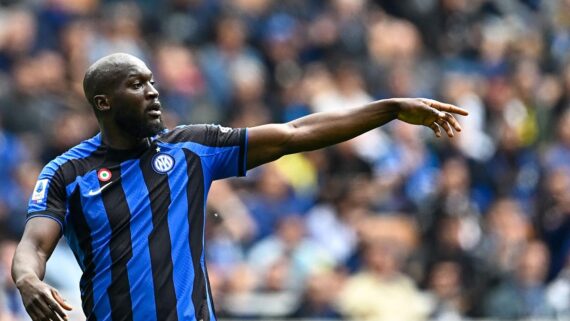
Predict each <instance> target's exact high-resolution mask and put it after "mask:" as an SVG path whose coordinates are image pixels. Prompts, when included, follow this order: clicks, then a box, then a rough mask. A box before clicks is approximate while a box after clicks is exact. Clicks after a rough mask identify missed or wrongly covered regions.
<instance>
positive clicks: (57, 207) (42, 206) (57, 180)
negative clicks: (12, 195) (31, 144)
mask: <svg viewBox="0 0 570 321" xmlns="http://www.w3.org/2000/svg"><path fill="white" fill-rule="evenodd" d="M59 168H60V167H59V166H56V165H55V164H54V163H49V164H48V165H46V166H45V167H44V168H43V170H42V172H41V173H40V175H39V177H38V181H37V182H36V185H35V187H34V191H33V192H32V196H31V197H30V200H29V202H28V214H27V218H26V220H29V219H31V218H34V217H48V218H51V219H53V220H55V221H57V222H58V223H59V225H60V226H61V228H62V230H63V226H64V219H65V213H66V197H67V196H66V195H67V194H66V192H65V183H64V178H63V173H62V171H61V170H59Z"/></svg>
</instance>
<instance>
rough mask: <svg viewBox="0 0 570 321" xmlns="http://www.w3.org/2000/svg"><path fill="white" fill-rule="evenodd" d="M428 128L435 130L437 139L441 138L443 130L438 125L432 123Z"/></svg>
mask: <svg viewBox="0 0 570 321" xmlns="http://www.w3.org/2000/svg"><path fill="white" fill-rule="evenodd" d="M428 127H429V128H431V129H432V130H433V132H434V133H435V136H436V137H437V138H439V137H441V128H439V126H438V125H437V124H436V123H431V124H430V125H428Z"/></svg>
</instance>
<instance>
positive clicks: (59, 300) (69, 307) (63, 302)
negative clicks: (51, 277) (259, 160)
mask: <svg viewBox="0 0 570 321" xmlns="http://www.w3.org/2000/svg"><path fill="white" fill-rule="evenodd" d="M51 294H52V296H53V298H54V299H55V300H56V301H57V303H59V305H61V306H62V307H63V308H64V309H66V310H67V311H71V310H72V309H73V306H72V305H71V304H69V303H67V301H66V300H65V299H64V298H62V297H61V295H59V292H57V290H56V289H51Z"/></svg>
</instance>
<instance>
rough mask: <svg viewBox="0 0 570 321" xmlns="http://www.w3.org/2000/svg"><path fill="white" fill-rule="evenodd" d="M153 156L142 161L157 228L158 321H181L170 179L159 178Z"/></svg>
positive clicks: (153, 244)
mask: <svg viewBox="0 0 570 321" xmlns="http://www.w3.org/2000/svg"><path fill="white" fill-rule="evenodd" d="M152 156H153V155H152V153H147V154H145V156H144V157H142V158H141V160H140V167H141V170H142V174H143V177H144V182H145V185H146V188H147V190H148V194H149V198H150V207H151V211H152V224H153V228H152V231H151V233H150V235H149V237H148V246H149V251H150V261H151V265H152V278H153V282H154V297H155V301H156V314H157V317H158V320H161V321H167V320H178V313H177V311H176V293H175V292H174V274H173V264H172V255H171V251H172V245H171V243H170V231H169V230H168V207H169V206H170V186H169V185H168V175H164V174H158V173H156V172H155V171H154V170H153V169H152V165H151V162H152Z"/></svg>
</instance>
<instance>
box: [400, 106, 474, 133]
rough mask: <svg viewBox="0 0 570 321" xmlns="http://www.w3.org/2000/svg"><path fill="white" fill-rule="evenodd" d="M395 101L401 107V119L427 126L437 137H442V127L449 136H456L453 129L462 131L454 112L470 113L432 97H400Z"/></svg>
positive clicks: (458, 113)
mask: <svg viewBox="0 0 570 321" xmlns="http://www.w3.org/2000/svg"><path fill="white" fill-rule="evenodd" d="M394 101H395V102H396V103H397V104H398V107H399V109H398V119H399V120H401V121H404V122H406V123H409V124H413V125H424V126H427V127H429V128H431V129H432V130H433V131H434V133H435V136H437V137H441V128H443V129H444V130H445V132H446V133H447V136H449V137H453V136H454V133H453V129H455V130H456V131H458V132H459V131H461V126H460V125H459V122H458V121H457V120H456V119H455V117H453V115H452V114H457V115H462V116H467V115H468V114H469V113H468V112H467V111H466V110H465V109H461V108H459V107H456V106H453V105H450V104H445V103H442V102H439V101H437V100H432V99H424V98H398V99H395V100H394ZM452 128H453V129H452Z"/></svg>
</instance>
